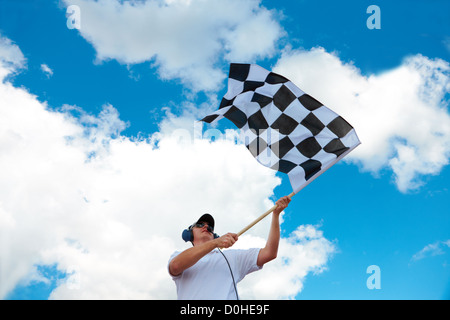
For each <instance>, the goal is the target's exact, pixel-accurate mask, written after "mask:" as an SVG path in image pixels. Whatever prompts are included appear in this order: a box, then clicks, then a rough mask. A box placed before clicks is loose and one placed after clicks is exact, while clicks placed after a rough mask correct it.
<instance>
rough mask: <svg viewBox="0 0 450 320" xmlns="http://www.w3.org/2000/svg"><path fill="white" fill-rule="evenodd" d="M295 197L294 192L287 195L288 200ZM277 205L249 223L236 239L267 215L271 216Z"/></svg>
mask: <svg viewBox="0 0 450 320" xmlns="http://www.w3.org/2000/svg"><path fill="white" fill-rule="evenodd" d="M294 195H295V192H292V193H291V194H290V195H288V197H289V198H292V197H293V196H294ZM276 207H277V205H274V206H273V207H272V208H270V209H269V210H268V211H266V212H264V213H263V214H262V215H261V216H260V217H259V218H257V219H256V220H255V221H253V222H252V223H250V224H249V225H248V226H246V227H245V228H244V229H242V230H241V231H239V233H238V234H237V235H238V237H240V236H241V235H242V234H243V233H244V232H247V231H248V230H249V229H250V228H251V227H253V226H254V225H255V224H257V223H258V222H260V221H261V220H262V219H264V218H265V217H267V216H268V215H269V214H271V213H272V212H273V211H274V210H275V209H276Z"/></svg>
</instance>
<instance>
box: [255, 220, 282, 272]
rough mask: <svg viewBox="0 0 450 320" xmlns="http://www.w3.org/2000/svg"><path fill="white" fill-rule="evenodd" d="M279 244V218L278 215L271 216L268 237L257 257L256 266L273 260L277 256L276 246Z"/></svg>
mask: <svg viewBox="0 0 450 320" xmlns="http://www.w3.org/2000/svg"><path fill="white" fill-rule="evenodd" d="M279 243H280V218H279V214H273V215H272V223H271V225H270V231H269V237H268V238H267V242H266V246H265V247H264V248H262V249H261V250H260V252H259V255H258V261H257V264H258V266H263V265H264V264H265V263H267V262H269V261H271V260H273V259H275V258H276V257H277V254H278V245H279Z"/></svg>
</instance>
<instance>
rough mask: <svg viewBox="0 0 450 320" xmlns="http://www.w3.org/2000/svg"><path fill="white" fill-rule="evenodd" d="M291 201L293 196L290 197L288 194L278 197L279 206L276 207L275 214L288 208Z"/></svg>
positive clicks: (277, 203)
mask: <svg viewBox="0 0 450 320" xmlns="http://www.w3.org/2000/svg"><path fill="white" fill-rule="evenodd" d="M289 202H291V198H289V197H288V196H284V197H282V198H280V199H278V201H277V202H276V205H277V207H276V208H275V210H274V211H273V213H274V214H275V215H280V213H281V212H282V211H283V210H284V209H286V208H287V206H288V205H289Z"/></svg>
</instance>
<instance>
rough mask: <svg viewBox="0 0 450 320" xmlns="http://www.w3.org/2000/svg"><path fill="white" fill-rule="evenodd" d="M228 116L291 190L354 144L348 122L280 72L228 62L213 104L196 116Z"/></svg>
mask: <svg viewBox="0 0 450 320" xmlns="http://www.w3.org/2000/svg"><path fill="white" fill-rule="evenodd" d="M222 118H227V119H229V120H230V121H232V122H233V123H234V124H235V125H236V126H237V127H238V128H239V129H241V130H242V133H243V134H244V137H245V138H244V143H245V145H246V146H247V148H248V149H249V150H250V152H251V153H252V154H253V156H254V157H255V158H256V159H257V160H258V161H259V162H260V163H261V164H263V165H265V166H267V167H270V168H272V169H274V170H277V171H280V172H283V173H286V174H288V176H289V179H290V182H291V185H292V188H293V190H294V192H295V193H297V192H298V191H300V190H301V189H302V188H303V187H305V186H306V185H307V184H308V183H310V182H311V181H312V180H314V178H316V177H317V176H319V175H320V174H321V173H322V172H324V171H325V170H327V169H328V168H329V167H331V166H332V165H333V164H335V163H336V162H337V161H339V160H340V159H341V158H343V157H344V156H345V155H347V154H348V153H349V152H350V151H351V150H353V149H354V148H355V147H357V146H358V145H359V144H360V141H359V139H358V136H357V135H356V132H355V130H354V129H353V127H352V126H351V125H350V124H349V123H348V122H347V121H345V120H344V119H343V118H342V117H341V116H339V115H338V114H336V113H334V112H333V111H331V110H330V109H328V108H327V107H325V106H324V105H322V104H321V103H320V102H319V101H317V100H316V99H314V98H313V97H311V96H309V95H308V94H306V93H304V92H303V91H302V90H300V89H299V88H298V87H297V86H295V85H294V84H293V83H292V82H291V81H289V80H288V79H286V78H285V77H283V76H281V75H279V74H276V73H273V72H270V71H267V70H265V69H264V68H262V67H260V66H258V65H254V64H235V63H233V64H231V65H230V73H229V78H228V92H227V93H226V94H225V96H224V97H223V99H222V102H221V104H220V107H219V110H217V111H216V112H214V113H212V114H211V115H208V116H206V117H205V118H203V119H202V121H204V122H207V123H212V122H214V121H218V120H220V119H222Z"/></svg>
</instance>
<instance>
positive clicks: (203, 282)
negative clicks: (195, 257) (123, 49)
mask: <svg viewBox="0 0 450 320" xmlns="http://www.w3.org/2000/svg"><path fill="white" fill-rule="evenodd" d="M259 250H260V249H259V248H253V249H248V250H238V249H229V250H225V251H223V254H224V255H225V256H226V257H227V260H228V262H229V263H230V266H231V270H232V271H233V276H234V280H235V281H236V284H237V283H238V282H239V281H241V280H242V279H244V277H245V276H246V275H247V274H249V273H251V272H254V271H257V270H260V269H262V267H259V266H258V265H257V264H256V262H257V259H258V254H259ZM180 253H181V252H180V251H177V252H174V253H173V254H172V256H171V257H170V259H169V264H170V261H172V259H173V258H175V257H176V256H177V255H178V254H180ZM168 266H169V265H168ZM168 266H167V267H168ZM169 274H170V272H169ZM172 279H173V280H174V281H175V284H176V286H177V296H178V300H236V292H235V290H234V284H233V278H232V277H231V273H230V268H229V267H228V264H227V261H226V260H225V258H224V257H223V256H222V254H221V253H220V252H219V250H218V249H214V250H212V251H211V252H209V253H208V254H206V255H205V256H204V257H203V258H201V259H200V260H199V261H197V263H196V264H194V265H193V266H192V267H190V268H188V269H186V270H184V271H183V272H182V273H181V274H180V275H179V276H176V277H174V276H172Z"/></svg>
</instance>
